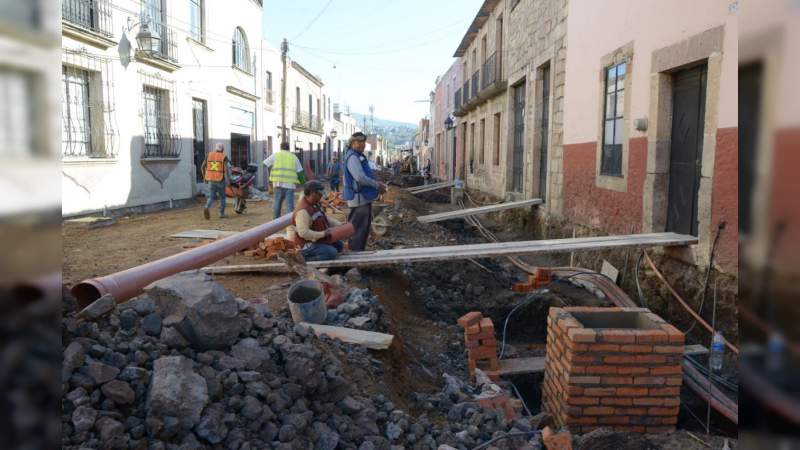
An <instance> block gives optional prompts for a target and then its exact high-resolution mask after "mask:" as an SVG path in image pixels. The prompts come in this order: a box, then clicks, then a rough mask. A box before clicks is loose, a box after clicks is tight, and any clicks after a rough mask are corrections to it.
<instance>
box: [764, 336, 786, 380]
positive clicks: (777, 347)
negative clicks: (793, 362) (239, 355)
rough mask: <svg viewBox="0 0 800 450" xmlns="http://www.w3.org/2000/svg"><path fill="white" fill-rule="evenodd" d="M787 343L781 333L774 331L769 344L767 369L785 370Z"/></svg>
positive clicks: (770, 370) (771, 370)
mask: <svg viewBox="0 0 800 450" xmlns="http://www.w3.org/2000/svg"><path fill="white" fill-rule="evenodd" d="M785 345H786V344H785V343H784V341H783V336H781V334H780V333H772V335H771V336H770V337H769V343H768V344H767V361H766V366H767V371H769V372H780V371H782V370H783V363H784V359H783V357H784V350H785Z"/></svg>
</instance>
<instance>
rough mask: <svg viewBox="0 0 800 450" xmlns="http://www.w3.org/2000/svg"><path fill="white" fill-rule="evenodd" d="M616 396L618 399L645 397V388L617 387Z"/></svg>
mask: <svg viewBox="0 0 800 450" xmlns="http://www.w3.org/2000/svg"><path fill="white" fill-rule="evenodd" d="M617 395H619V396H620V397H636V396H639V395H647V388H640V387H618V388H617Z"/></svg>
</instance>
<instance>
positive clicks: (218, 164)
mask: <svg viewBox="0 0 800 450" xmlns="http://www.w3.org/2000/svg"><path fill="white" fill-rule="evenodd" d="M200 171H202V172H203V178H204V179H205V181H206V183H208V200H207V201H206V207H205V208H203V217H205V219H206V220H209V219H211V213H210V212H209V210H210V209H211V206H213V205H214V198H215V197H219V217H220V219H224V218H225V217H227V216H226V215H225V200H226V196H225V186H226V185H228V184H230V182H231V162H230V160H229V159H228V157H227V156H225V146H224V145H222V144H217V145H215V146H214V151H213V152H211V153H209V154H208V156H207V157H206V160H205V161H204V162H203V165H202V166H201V167H200Z"/></svg>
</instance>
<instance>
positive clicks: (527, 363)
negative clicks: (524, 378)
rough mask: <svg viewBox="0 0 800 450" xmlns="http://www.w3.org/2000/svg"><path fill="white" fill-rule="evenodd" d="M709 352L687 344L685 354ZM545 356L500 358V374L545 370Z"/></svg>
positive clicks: (518, 373) (520, 373)
mask: <svg viewBox="0 0 800 450" xmlns="http://www.w3.org/2000/svg"><path fill="white" fill-rule="evenodd" d="M706 353H708V349H707V348H706V347H703V346H702V345H696V344H694V345H687V346H686V347H685V348H684V350H683V354H684V355H685V356H688V355H704V354H706ZM544 360H545V358H544V356H532V357H528V358H511V359H501V360H500V370H499V373H500V376H508V375H522V374H526V373H538V372H544Z"/></svg>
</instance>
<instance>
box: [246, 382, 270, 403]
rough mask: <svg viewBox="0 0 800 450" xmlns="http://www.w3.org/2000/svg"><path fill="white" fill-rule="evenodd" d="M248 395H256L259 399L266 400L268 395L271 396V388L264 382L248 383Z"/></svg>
mask: <svg viewBox="0 0 800 450" xmlns="http://www.w3.org/2000/svg"><path fill="white" fill-rule="evenodd" d="M246 390H247V393H248V394H250V395H254V396H256V397H259V398H263V399H266V398H267V395H269V392H270V390H269V386H267V385H266V383H264V382H262V381H254V382H252V383H247V387H246Z"/></svg>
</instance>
